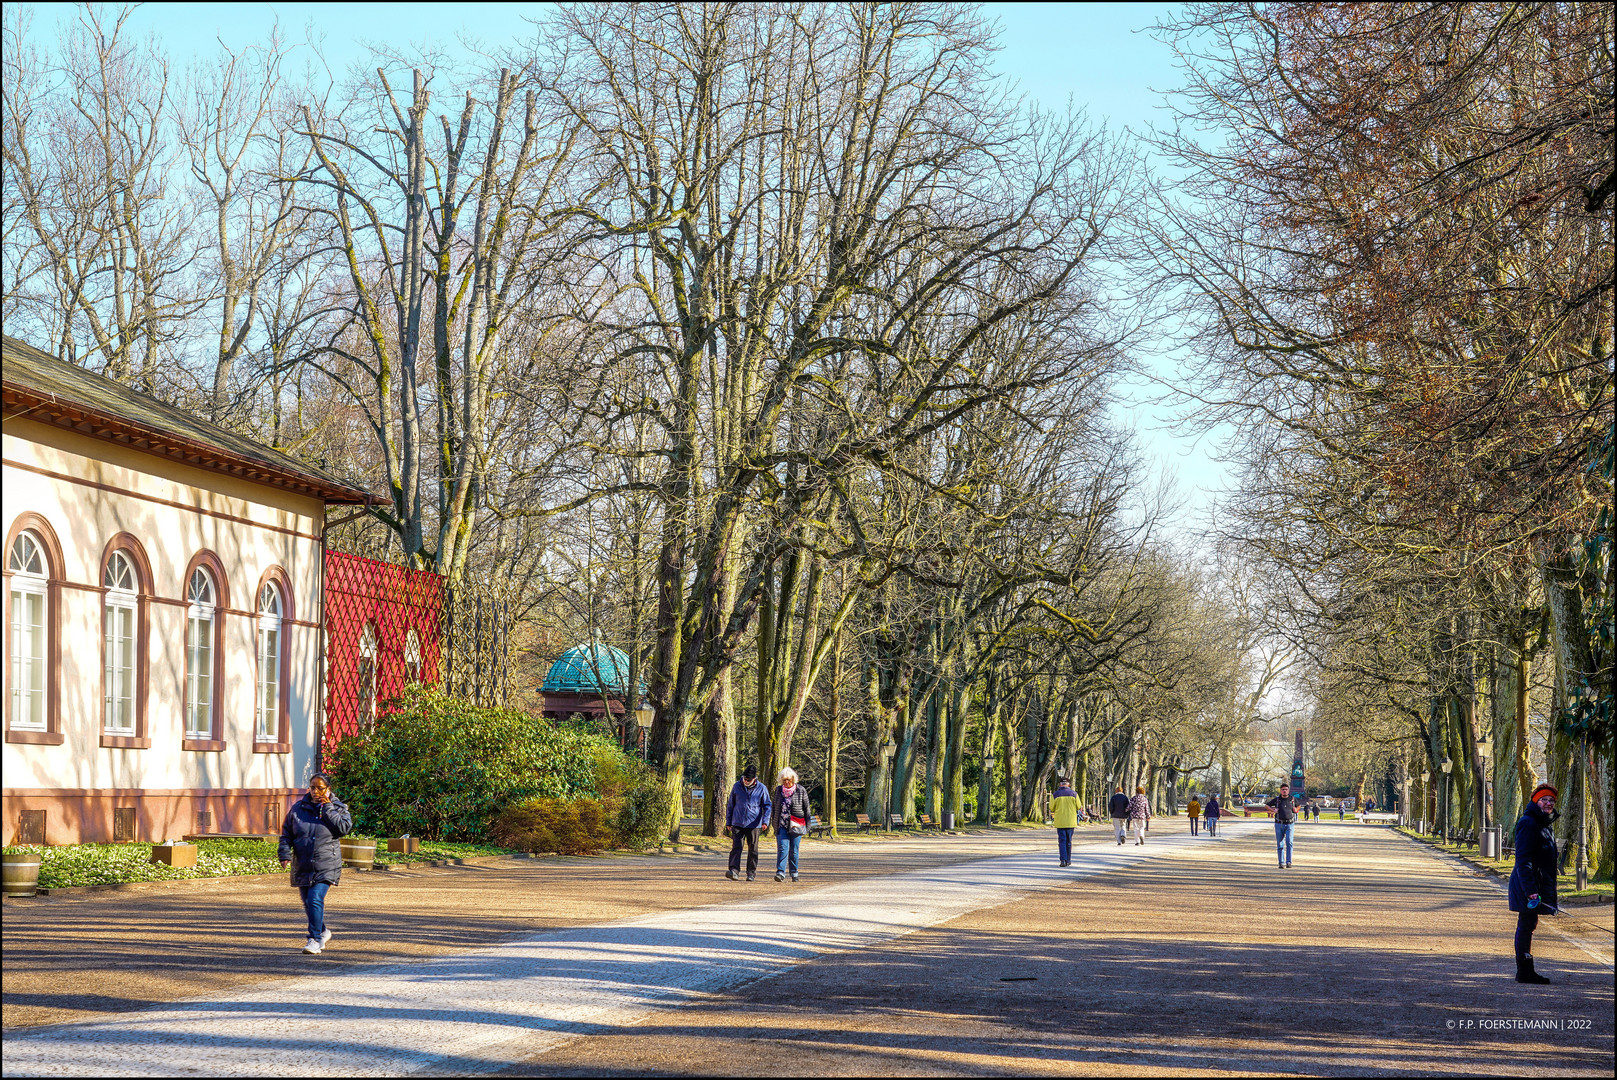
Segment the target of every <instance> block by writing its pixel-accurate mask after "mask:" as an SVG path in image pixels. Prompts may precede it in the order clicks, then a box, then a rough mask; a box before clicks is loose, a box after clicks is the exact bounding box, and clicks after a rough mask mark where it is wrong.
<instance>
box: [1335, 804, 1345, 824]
mask: <svg viewBox="0 0 1617 1080" xmlns="http://www.w3.org/2000/svg"><path fill="white" fill-rule="evenodd" d="M1346 817H1347V800H1346V799H1338V800H1337V801H1336V820H1337V821H1343V820H1345V819H1346Z"/></svg>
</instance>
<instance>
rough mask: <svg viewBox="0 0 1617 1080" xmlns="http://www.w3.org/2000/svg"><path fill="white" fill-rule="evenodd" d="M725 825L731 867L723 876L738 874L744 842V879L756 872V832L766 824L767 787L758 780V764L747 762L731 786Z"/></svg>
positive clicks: (748, 878)
mask: <svg viewBox="0 0 1617 1080" xmlns="http://www.w3.org/2000/svg"><path fill="white" fill-rule="evenodd" d="M724 827H725V828H727V829H729V830H730V869H729V870H728V871H727V872H726V873H725V875H724V876H725V877H727V878H729V879H730V880H731V881H738V880H740V878H741V845H742V844H746V845H747V880H748V881H751V880H753V878H755V877H756V876H757V875H758V835H759V833H760V832H762V831H763V830H764V829H766V828H768V827H769V788H768V787H766V786H765V785H763V784H760V783H759V782H758V767H757V766H756V765H748V766H747V767H746V768H745V769H743V770H742V771H741V779H740V780H737V781H736V782H735V785H734V786H733V787H731V788H730V800H729V802H727V803H725V806H724Z"/></svg>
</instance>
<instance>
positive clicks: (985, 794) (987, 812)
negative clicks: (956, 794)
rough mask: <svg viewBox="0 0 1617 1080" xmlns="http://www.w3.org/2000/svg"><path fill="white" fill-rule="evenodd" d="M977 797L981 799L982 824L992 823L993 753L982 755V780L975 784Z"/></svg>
mask: <svg viewBox="0 0 1617 1080" xmlns="http://www.w3.org/2000/svg"><path fill="white" fill-rule="evenodd" d="M977 797H978V798H980V799H982V802H983V810H982V819H983V824H984V825H992V824H993V823H994V755H993V754H984V755H983V780H982V783H980V784H978V785H977Z"/></svg>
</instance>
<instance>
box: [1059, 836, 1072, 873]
mask: <svg viewBox="0 0 1617 1080" xmlns="http://www.w3.org/2000/svg"><path fill="white" fill-rule="evenodd" d="M1056 847H1057V848H1059V849H1060V850H1061V862H1062V864H1063V865H1065V864H1067V863H1070V862H1072V830H1071V829H1057V830H1056Z"/></svg>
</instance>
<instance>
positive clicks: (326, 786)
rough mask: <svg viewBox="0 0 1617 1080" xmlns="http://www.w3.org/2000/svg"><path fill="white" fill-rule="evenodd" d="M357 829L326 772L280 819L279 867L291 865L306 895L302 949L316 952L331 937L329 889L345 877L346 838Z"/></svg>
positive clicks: (316, 777) (295, 880)
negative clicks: (305, 931)
mask: <svg viewBox="0 0 1617 1080" xmlns="http://www.w3.org/2000/svg"><path fill="white" fill-rule="evenodd" d="M353 828H354V819H353V816H352V815H351V814H349V812H348V807H347V806H346V805H345V804H344V803H343V801H342V800H341V799H339V798H337V796H336V795H333V794H332V792H331V781H330V779H328V778H327V776H326V774H325V773H315V774H314V775H313V776H311V777H309V790H308V793H307V794H305V795H304V796H303V798H301V799H299V800H298V801H297V802H295V803H293V804H292V809H291V810H290V811H289V812H288V813H287V815H286V819H285V820H284V821H282V822H281V847H280V858H281V869H283V870H285V869H286V868H287V867H291V869H292V885H293V887H294V888H296V889H297V890H298V893H299V894H300V895H301V896H302V898H303V914H304V915H305V916H307V917H308V920H309V940H308V941H307V942H306V943H305V944H304V946H303V951H304V952H306V953H308V954H309V955H310V956H316V955H318V954H319V953H320V950H321V949H324V948H325V947H326V942H328V941H330V940H331V931H330V930H329V929H328V928H327V927H326V892H327V891H328V890H329V889H330V888H331V887H332V886H333V885H335V884H337V883H338V882H339V881H341V880H342V843H341V839H342V837H344V836H347V835H348V834H349V832H351V831H352V830H353Z"/></svg>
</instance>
